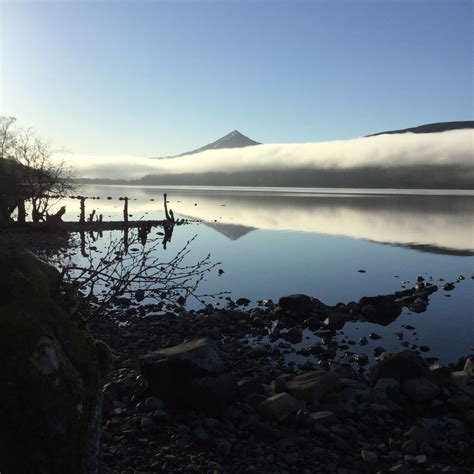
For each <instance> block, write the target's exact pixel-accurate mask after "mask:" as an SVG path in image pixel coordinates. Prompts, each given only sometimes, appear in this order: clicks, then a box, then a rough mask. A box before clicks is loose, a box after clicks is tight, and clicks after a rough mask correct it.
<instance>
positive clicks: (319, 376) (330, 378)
mask: <svg viewBox="0 0 474 474" xmlns="http://www.w3.org/2000/svg"><path fill="white" fill-rule="evenodd" d="M287 387H288V392H289V393H290V394H291V395H293V396H294V397H296V398H299V399H300V400H305V401H306V402H309V403H317V402H319V401H320V400H321V399H322V398H323V397H325V396H326V395H327V394H329V393H332V392H334V391H336V390H338V389H339V388H340V378H339V376H338V375H337V374H335V373H334V372H328V371H325V370H317V371H314V372H308V373H305V374H302V375H298V376H296V377H295V378H294V379H293V380H290V381H289V382H288V383H287Z"/></svg>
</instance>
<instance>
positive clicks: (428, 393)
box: [402, 377, 441, 402]
mask: <svg viewBox="0 0 474 474" xmlns="http://www.w3.org/2000/svg"><path fill="white" fill-rule="evenodd" d="M440 391H441V390H440V388H439V387H438V386H437V385H436V384H434V383H433V382H431V381H430V380H428V379H426V378H424V377H419V378H413V379H406V380H404V381H403V384H402V392H403V393H404V394H405V395H406V396H407V397H408V398H409V399H410V400H413V401H414V402H427V401H430V400H434V399H435V398H436V397H437V396H438V395H439V393H440Z"/></svg>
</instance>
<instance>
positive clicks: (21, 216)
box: [17, 199, 26, 224]
mask: <svg viewBox="0 0 474 474" xmlns="http://www.w3.org/2000/svg"><path fill="white" fill-rule="evenodd" d="M17 206H18V222H19V223H20V224H24V223H25V222H26V209H25V201H24V200H23V199H19V200H18V204H17Z"/></svg>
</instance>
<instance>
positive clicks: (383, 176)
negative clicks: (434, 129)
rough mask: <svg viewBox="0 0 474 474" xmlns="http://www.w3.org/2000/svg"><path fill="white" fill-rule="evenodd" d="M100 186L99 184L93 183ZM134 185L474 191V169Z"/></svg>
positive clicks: (207, 176)
mask: <svg viewBox="0 0 474 474" xmlns="http://www.w3.org/2000/svg"><path fill="white" fill-rule="evenodd" d="M95 182H99V180H97V181H95ZM134 184H145V185H148V184H157V185H194V186H280V187H322V188H331V187H335V188H394V189H403V188H406V189H474V167H467V166H460V165H445V166H436V165H419V166H410V167H375V166H374V167H361V168H352V169H338V170H335V169H329V170H324V169H298V170H292V169H285V170H271V171H268V170H265V171H240V172H232V173H225V172H213V173H199V174H198V173H184V174H174V175H147V176H144V177H143V178H141V179H140V180H137V181H134Z"/></svg>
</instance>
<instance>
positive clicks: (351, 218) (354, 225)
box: [66, 186, 474, 256]
mask: <svg viewBox="0 0 474 474" xmlns="http://www.w3.org/2000/svg"><path fill="white" fill-rule="evenodd" d="M165 191H168V193H169V202H170V203H171V205H172V206H173V208H174V210H175V213H176V214H179V215H180V216H184V217H190V218H195V219H199V220H202V221H204V222H205V224H206V225H208V226H210V227H212V228H214V229H215V230H217V231H218V232H220V233H221V234H223V235H225V236H226V237H228V238H229V239H232V240H236V239H239V238H241V237H242V236H244V235H247V234H248V233H249V232H251V231H252V230H254V229H266V230H285V231H302V232H316V233H322V234H332V235H343V236H348V237H352V238H357V239H365V240H369V241H373V242H377V243H382V244H389V245H400V246H404V247H410V248H415V249H417V250H422V251H429V252H434V253H439V254H452V255H464V256H470V255H474V229H473V219H472V216H473V215H474V193H473V192H470V191H466V192H465V194H464V195H459V192H457V195H456V194H453V195H447V194H446V192H442V191H441V192H440V194H439V195H435V194H433V192H431V194H422V193H423V192H422V191H418V194H416V195H407V194H391V195H387V194H370V195H367V194H366V195H364V194H361V193H362V191H361V190H359V191H358V193H354V192H352V191H351V192H349V191H346V192H344V190H340V194H336V193H334V190H333V193H332V194H328V193H327V192H316V191H315V192H302V191H301V190H299V191H297V192H290V191H288V190H287V191H285V192H275V191H271V192H262V191H258V190H251V191H249V190H242V189H240V190H235V189H226V188H222V189H219V190H215V189H212V190H195V189H168V190H166V189H163V188H157V187H136V188H133V187H130V188H127V189H126V190H125V189H124V187H121V186H85V187H84V189H83V192H84V193H85V194H88V195H89V196H94V195H95V196H101V197H102V199H101V200H97V201H92V200H88V208H89V209H88V212H92V211H94V210H95V209H97V211H96V212H100V213H101V214H102V215H103V216H104V220H107V219H111V218H117V217H118V216H119V215H121V211H122V203H119V202H118V201H117V200H118V199H119V198H120V197H121V196H122V195H123V193H124V192H127V193H130V194H131V195H133V197H134V199H133V200H130V203H129V205H130V211H128V209H127V213H128V212H131V215H132V216H133V218H134V219H139V218H143V217H144V216H147V218H155V219H164V218H165V217H167V216H165V215H164V213H163V207H162V206H161V202H162V199H163V193H164V192H165ZM370 192H372V191H370ZM105 196H107V200H106V199H104V198H105ZM122 199H123V198H122ZM77 207H78V205H77V203H75V202H71V203H69V204H68V206H67V210H68V215H67V216H66V217H67V220H74V218H75V217H76V215H75V214H76V212H77V211H78V210H79V209H75V208H77ZM81 211H82V212H83V209H81ZM173 217H174V216H173ZM168 220H169V221H170V222H172V221H173V218H171V216H169V218H168ZM165 234H166V238H165V239H164V240H165V245H166V243H167V242H169V241H170V240H171V234H172V226H171V227H170V228H168V229H165Z"/></svg>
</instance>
